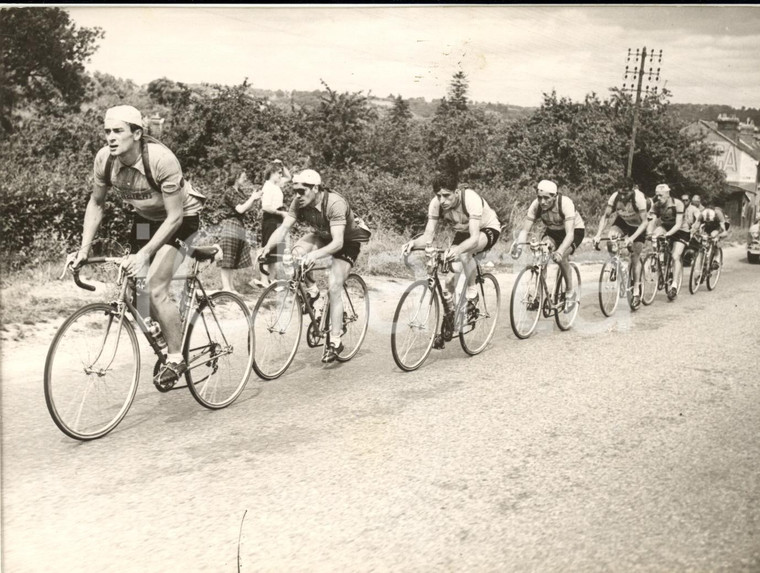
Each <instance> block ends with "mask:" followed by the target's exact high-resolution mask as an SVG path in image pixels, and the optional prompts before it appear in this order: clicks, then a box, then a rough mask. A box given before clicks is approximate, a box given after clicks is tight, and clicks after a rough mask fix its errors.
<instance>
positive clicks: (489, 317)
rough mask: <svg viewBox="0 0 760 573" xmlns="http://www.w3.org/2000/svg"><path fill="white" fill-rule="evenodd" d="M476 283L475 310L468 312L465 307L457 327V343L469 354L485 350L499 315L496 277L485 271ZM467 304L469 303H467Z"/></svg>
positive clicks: (498, 294)
mask: <svg viewBox="0 0 760 573" xmlns="http://www.w3.org/2000/svg"><path fill="white" fill-rule="evenodd" d="M481 279H482V282H480V284H478V285H477V286H478V304H477V306H476V307H475V310H474V311H472V312H470V313H468V312H467V309H466V308H465V310H464V311H463V312H464V314H465V317H464V319H463V320H462V326H461V327H460V329H459V343H460V344H461V345H462V350H464V351H465V352H466V353H467V354H469V355H470V356H475V355H476V354H480V353H481V352H483V350H485V348H486V346H488V343H489V342H490V341H491V338H492V337H493V333H494V330H495V329H496V319H497V318H498V317H499V305H500V304H501V290H500V289H499V283H498V282H497V281H496V277H494V276H493V275H492V274H489V273H485V274H483V275H482V276H481ZM467 306H469V303H467Z"/></svg>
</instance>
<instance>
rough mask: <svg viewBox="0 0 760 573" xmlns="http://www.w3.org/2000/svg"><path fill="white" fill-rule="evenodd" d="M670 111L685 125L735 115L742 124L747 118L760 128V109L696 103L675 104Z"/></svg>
mask: <svg viewBox="0 0 760 573" xmlns="http://www.w3.org/2000/svg"><path fill="white" fill-rule="evenodd" d="M670 109H671V110H672V111H673V112H674V113H675V114H676V115H678V117H680V118H681V119H682V120H683V121H684V123H693V122H695V121H697V120H699V119H706V120H708V121H716V120H717V119H718V116H719V115H720V114H727V115H735V116H736V117H738V118H739V120H740V121H741V122H745V121H747V118H749V119H751V120H752V121H754V123H755V125H759V126H760V109H755V108H753V107H749V108H746V107H742V108H741V109H737V108H735V107H731V106H730V105H719V104H696V103H673V104H670Z"/></svg>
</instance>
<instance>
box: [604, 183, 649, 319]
mask: <svg viewBox="0 0 760 573" xmlns="http://www.w3.org/2000/svg"><path fill="white" fill-rule="evenodd" d="M612 213H615V218H614V219H613V221H612V227H610V230H609V233H608V237H609V238H614V237H625V246H626V247H629V248H631V249H632V250H633V256H632V257H631V272H632V273H633V284H634V289H633V292H634V293H635V294H634V295H633V306H634V307H638V306H639V304H640V303H641V293H640V287H641V251H642V248H643V247H644V239H645V231H646V228H647V199H646V197H645V196H644V194H643V193H642V192H641V191H640V190H639V187H638V185H636V184H635V183H632V182H627V184H626V185H625V187H624V189H623V190H622V191H615V192H614V193H613V194H612V195H610V198H609V200H608V201H607V206H606V207H605V209H604V212H603V213H602V217H601V218H600V219H599V226H598V227H597V228H598V231H597V232H596V235H595V236H594V239H593V242H594V246H597V245H599V241H600V240H601V238H602V231H603V230H604V227H605V225H606V224H607V221H608V219H609V218H610V216H611V215H612Z"/></svg>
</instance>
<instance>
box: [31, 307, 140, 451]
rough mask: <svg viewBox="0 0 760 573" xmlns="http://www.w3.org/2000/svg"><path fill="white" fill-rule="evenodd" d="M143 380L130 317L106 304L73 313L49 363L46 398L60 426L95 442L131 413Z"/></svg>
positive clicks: (55, 341) (52, 346)
mask: <svg viewBox="0 0 760 573" xmlns="http://www.w3.org/2000/svg"><path fill="white" fill-rule="evenodd" d="M139 378H140V349H139V346H138V344H137V336H136V334H135V331H134V328H132V325H131V324H130V323H129V321H128V320H127V318H126V317H125V316H123V315H121V314H119V313H118V311H116V309H115V308H114V307H113V306H111V305H109V304H105V303H97V304H89V305H87V306H84V307H82V308H80V309H79V310H78V311H76V312H75V313H74V314H72V315H71V316H70V317H69V318H68V319H66V321H65V322H64V323H63V324H62V325H61V327H60V328H59V329H58V332H57V333H56V335H55V337H54V338H53V342H52V343H51V344H50V349H49V350H48V355H47V360H46V361H45V376H44V380H45V402H46V403H47V408H48V412H50V416H51V417H52V418H53V421H54V422H55V424H56V426H58V428H59V429H60V430H61V431H62V432H63V433H64V434H66V435H67V436H69V437H71V438H74V439H76V440H94V439H95V438H101V437H103V436H105V435H106V434H107V433H108V432H110V431H111V430H113V429H114V428H115V427H116V426H117V425H118V424H119V422H121V421H122V419H123V418H124V416H126V414H127V411H128V410H129V407H130V406H131V405H132V401H133V400H134V398H135V393H136V392H137V383H138V381H139Z"/></svg>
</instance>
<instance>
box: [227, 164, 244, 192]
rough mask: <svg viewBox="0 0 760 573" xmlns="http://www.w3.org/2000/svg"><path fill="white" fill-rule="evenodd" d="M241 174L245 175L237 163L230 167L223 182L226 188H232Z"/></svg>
mask: <svg viewBox="0 0 760 573" xmlns="http://www.w3.org/2000/svg"><path fill="white" fill-rule="evenodd" d="M243 173H245V169H243V166H242V165H238V164H237V163H235V164H234V165H232V167H230V170H229V174H228V175H227V179H226V180H225V181H226V183H227V187H234V185H235V181H237V180H238V178H239V177H240V176H241V175H242V174H243Z"/></svg>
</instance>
